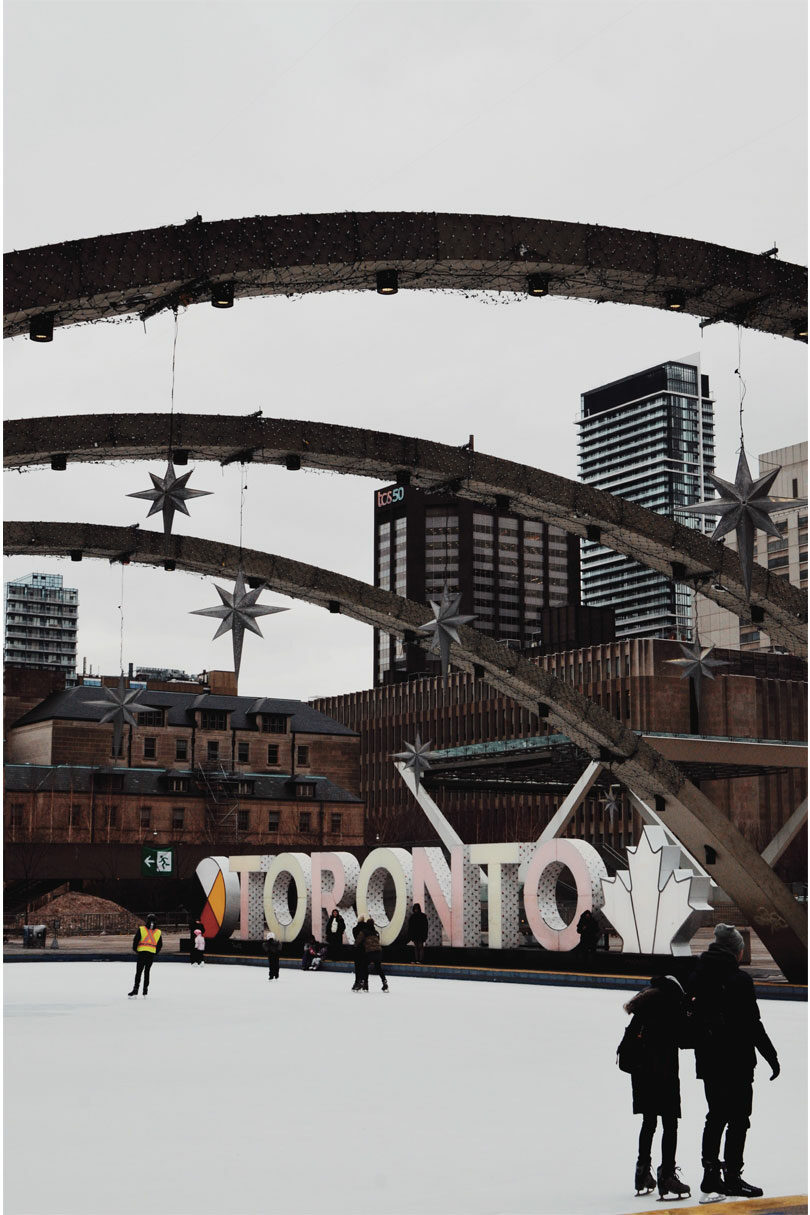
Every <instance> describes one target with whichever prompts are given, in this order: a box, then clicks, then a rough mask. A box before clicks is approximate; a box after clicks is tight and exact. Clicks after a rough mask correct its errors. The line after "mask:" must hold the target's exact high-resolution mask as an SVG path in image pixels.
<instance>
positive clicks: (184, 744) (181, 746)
mask: <svg viewBox="0 0 810 1215" xmlns="http://www.w3.org/2000/svg"><path fill="white" fill-rule="evenodd" d="M174 758H175V759H188V739H187V738H176V739H175V740H174Z"/></svg>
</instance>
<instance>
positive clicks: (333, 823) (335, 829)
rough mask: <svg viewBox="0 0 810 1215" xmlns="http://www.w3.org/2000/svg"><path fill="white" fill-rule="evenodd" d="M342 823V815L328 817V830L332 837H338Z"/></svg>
mask: <svg viewBox="0 0 810 1215" xmlns="http://www.w3.org/2000/svg"><path fill="white" fill-rule="evenodd" d="M342 822H343V815H342V814H332V815H330V817H329V830H330V831H331V832H332V834H333V835H340V829H341V823H342Z"/></svg>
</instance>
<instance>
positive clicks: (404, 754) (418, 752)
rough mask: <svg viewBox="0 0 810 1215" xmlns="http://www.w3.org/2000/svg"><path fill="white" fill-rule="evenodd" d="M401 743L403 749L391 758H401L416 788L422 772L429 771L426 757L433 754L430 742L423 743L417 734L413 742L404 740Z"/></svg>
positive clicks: (419, 782)
mask: <svg viewBox="0 0 810 1215" xmlns="http://www.w3.org/2000/svg"><path fill="white" fill-rule="evenodd" d="M402 745H403V746H404V748H405V750H404V751H397V752H396V753H395V754H394V756H393V758H394V759H400V760H402V762H403V765H404V767H405V771H406V772H413V778H414V780H415V782H416V788H417V789H418V788H419V785H420V784H421V782H422V773H423V772H429V771H430V764H429V762H428V757H429V756H430V755H432V754H433V752H432V751H431V749H430V742H426V743H423V742H422V740H421V738H420V737H419V735H418V734H417V735H416V742H415V743H408V742H406V743H403V744H402Z"/></svg>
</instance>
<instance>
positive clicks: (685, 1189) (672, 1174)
mask: <svg viewBox="0 0 810 1215" xmlns="http://www.w3.org/2000/svg"><path fill="white" fill-rule="evenodd" d="M679 1171H680V1170H679V1169H677V1168H674V1169H672V1170H669V1169H668V1170H667V1174H668V1175H666V1176H665V1174H664V1167H663V1165H662V1166H661V1168H659V1170H658V1200H659V1202H669V1201H671V1200H673V1199H675V1200H677V1199H679V1198H691V1197H692V1191H691V1190H690V1189H689V1186H688V1185H685V1184H684V1183H683V1182H682V1181H681V1179H680V1177H678V1176H677V1173H678V1172H679Z"/></svg>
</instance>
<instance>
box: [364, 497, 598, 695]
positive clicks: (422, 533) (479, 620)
mask: <svg viewBox="0 0 810 1215" xmlns="http://www.w3.org/2000/svg"><path fill="white" fill-rule="evenodd" d="M578 545H579V542H578V540H577V539H576V537H572V536H568V535H567V534H566V533H565V532H564V531H563V530H562V529H561V528H558V527H555V526H554V525H549V524H546V523H539V522H535V521H532V520H528V519H523V518H521V517H519V516H517V515H512V514H508V513H501V512H499V511H497V510H495V509H494V508H488V507H485V506H482V505H480V504H478V503H475V502H469V501H466V500H464V499H462V498H457V497H454V496H453V495H450V494H443V495H442V494H430V493H426V492H424V491H422V490H418V489H415V488H413V487H411V486H404V485H390V486H386V487H385V488H384V489H380V490H377V491H376V492H375V495H374V581H375V585H377V586H380V587H382V588H383V589H384V590H387V591H392V592H394V594H397V595H402V596H404V597H405V598H407V599H413V600H415V601H416V602H418V603H427V601H428V600H429V599H431V598H433V597H438V596H440V595H441V593H442V590H443V588H444V586H445V585H447V586H448V588H449V589H450V591H452V592H454V593H456V592H460V593H461V610H462V612H463V613H465V614H471V615H474V616H475V617H476V619H475V620H474V621H473V626H474V627H475V628H477V629H480V630H481V631H482V632H485V633H488V634H489V635H490V636H492V637H494V638H495V639H496V640H498V641H502V642H503V643H504V644H505V645H510V646H513V647H515V648H519V649H525V648H528V647H529V646H532V645H537V644H539V643H540V640H541V632H542V624H541V617H542V613H543V609H544V608H548V607H559V606H561V605H563V604H568V603H578V602H579V547H578ZM438 669H439V664H438V659H434V658H433V657H432V656H431V655H429V654H426V653H425V651H424V650H423V649H422V648H421V646H418V645H412V644H406V643H405V642H402V641H398V640H397V639H395V638H393V637H389V636H388V634H387V633H383V632H381V631H380V630H379V629H377V630H375V633H374V685H375V687H377V686H379V685H380V684H385V683H393V682H396V681H398V680H400V679H410V678H413V677H414V676H416V675H425V674H433V673H435V672H436V671H437V670H438Z"/></svg>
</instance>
